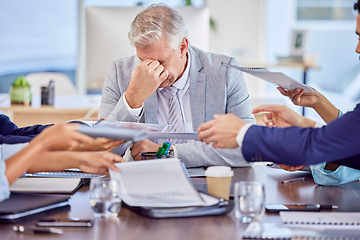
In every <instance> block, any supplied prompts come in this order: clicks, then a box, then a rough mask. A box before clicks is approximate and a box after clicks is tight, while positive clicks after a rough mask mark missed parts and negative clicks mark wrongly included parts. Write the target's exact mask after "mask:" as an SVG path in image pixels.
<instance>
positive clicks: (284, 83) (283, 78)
mask: <svg viewBox="0 0 360 240" xmlns="http://www.w3.org/2000/svg"><path fill="white" fill-rule="evenodd" d="M221 64H222V65H224V66H226V67H231V68H235V69H237V70H240V71H243V72H246V73H248V74H251V75H253V76H255V77H258V78H261V79H263V80H265V81H268V82H270V83H273V84H276V85H278V86H280V87H282V88H285V89H287V90H294V89H296V88H300V89H304V90H305V92H306V93H309V92H314V90H312V89H311V88H310V87H309V86H308V85H305V84H303V83H300V82H297V81H295V80H294V79H292V78H290V77H289V76H287V75H285V74H284V73H281V72H270V71H269V70H267V69H266V68H248V67H240V66H235V65H232V64H228V63H225V62H222V63H221Z"/></svg>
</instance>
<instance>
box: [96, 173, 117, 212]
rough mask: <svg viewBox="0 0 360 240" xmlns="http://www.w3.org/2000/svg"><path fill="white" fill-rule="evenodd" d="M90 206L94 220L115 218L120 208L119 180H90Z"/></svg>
mask: <svg viewBox="0 0 360 240" xmlns="http://www.w3.org/2000/svg"><path fill="white" fill-rule="evenodd" d="M90 205H91V207H92V209H93V211H94V215H95V217H96V218H110V217H117V216H118V214H119V212H120V208H121V191H120V180H119V179H110V178H93V179H91V181H90Z"/></svg>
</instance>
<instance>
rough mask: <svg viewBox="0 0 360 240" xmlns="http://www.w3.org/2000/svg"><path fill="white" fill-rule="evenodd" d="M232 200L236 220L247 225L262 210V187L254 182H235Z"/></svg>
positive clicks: (263, 200)
mask: <svg viewBox="0 0 360 240" xmlns="http://www.w3.org/2000/svg"><path fill="white" fill-rule="evenodd" d="M234 199H235V216H236V218H237V219H240V220H241V221H242V222H244V223H249V222H251V221H252V220H253V219H254V218H255V217H257V216H259V215H260V214H261V213H262V211H263V209H264V202H265V190H264V185H263V184H262V183H260V182H254V181H241V182H236V183H235V185H234Z"/></svg>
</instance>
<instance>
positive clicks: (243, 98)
mask: <svg viewBox="0 0 360 240" xmlns="http://www.w3.org/2000/svg"><path fill="white" fill-rule="evenodd" d="M189 51H190V56H191V66H190V74H189V80H190V100H191V103H193V104H192V106H191V114H192V121H193V128H194V131H196V130H197V128H198V127H199V125H200V124H201V123H203V122H206V121H209V120H211V119H213V116H214V114H224V113H233V114H235V115H236V116H238V117H240V118H242V119H243V120H244V121H246V122H251V123H254V122H255V118H254V116H253V114H252V108H251V105H250V101H249V93H248V91H247V88H246V83H245V80H244V77H243V74H242V72H241V71H238V70H236V69H232V68H227V67H225V66H223V65H221V62H226V63H230V64H234V65H239V64H238V62H237V61H236V60H235V59H234V58H230V57H227V56H224V55H218V54H213V53H209V52H204V51H202V50H200V49H197V48H195V47H189ZM138 63H139V59H138V58H137V57H136V56H132V57H128V58H123V59H119V60H117V61H115V62H113V63H112V64H111V66H110V67H109V68H108V70H107V73H106V78H105V82H104V87H103V92H102V99H101V106H100V110H99V117H103V118H106V119H108V120H112V121H126V122H137V121H139V122H145V123H153V124H157V123H158V100H157V94H156V92H155V93H153V94H152V95H151V96H150V97H149V98H148V99H146V101H145V103H144V111H143V113H142V116H141V117H140V120H138V119H136V118H134V117H133V116H132V115H131V114H130V113H129V111H128V110H127V108H126V106H125V105H124V103H123V100H122V99H121V98H122V97H123V93H124V92H125V91H126V89H127V87H128V85H129V81H130V77H131V72H132V71H133V70H135V68H136V66H137V65H138ZM175 146H176V150H177V153H178V156H179V158H180V159H181V161H183V162H184V163H185V165H186V166H187V167H196V166H210V165H228V166H249V165H250V164H249V163H247V162H246V161H245V160H244V158H243V157H242V152H241V150H240V149H239V148H237V149H214V148H212V147H211V146H209V145H207V144H205V143H202V142H189V143H183V144H176V145H175Z"/></svg>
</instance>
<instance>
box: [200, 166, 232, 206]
mask: <svg viewBox="0 0 360 240" xmlns="http://www.w3.org/2000/svg"><path fill="white" fill-rule="evenodd" d="M233 175H234V172H233V171H232V170H231V168H230V167H225V166H214V167H208V168H207V169H206V171H205V176H206V182H207V188H208V193H209V194H211V195H214V196H216V197H219V198H223V199H225V200H228V199H229V196H230V188H231V178H232V176H233Z"/></svg>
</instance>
